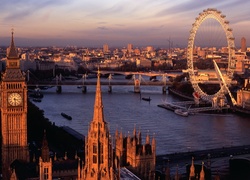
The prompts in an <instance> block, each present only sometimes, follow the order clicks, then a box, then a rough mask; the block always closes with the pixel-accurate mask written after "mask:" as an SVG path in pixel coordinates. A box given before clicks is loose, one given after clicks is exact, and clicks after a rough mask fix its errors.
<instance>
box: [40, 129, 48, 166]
mask: <svg viewBox="0 0 250 180" xmlns="http://www.w3.org/2000/svg"><path fill="white" fill-rule="evenodd" d="M42 160H43V162H49V145H48V141H47V137H46V130H44V134H43V142H42Z"/></svg>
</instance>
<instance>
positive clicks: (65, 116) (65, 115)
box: [61, 113, 72, 120]
mask: <svg viewBox="0 0 250 180" xmlns="http://www.w3.org/2000/svg"><path fill="white" fill-rule="evenodd" d="M61 115H62V117H64V118H66V119H68V120H72V117H71V116H69V115H67V114H65V113H61Z"/></svg>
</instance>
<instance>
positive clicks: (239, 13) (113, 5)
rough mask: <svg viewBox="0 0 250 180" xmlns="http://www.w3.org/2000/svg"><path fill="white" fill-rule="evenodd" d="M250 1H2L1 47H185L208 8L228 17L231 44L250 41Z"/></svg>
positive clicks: (0, 19) (0, 20)
mask: <svg viewBox="0 0 250 180" xmlns="http://www.w3.org/2000/svg"><path fill="white" fill-rule="evenodd" d="M249 7H250V1H243V0H171V1H170V0H38V1H37V0H1V4H0V46H2V45H3V46H4V45H9V43H10V35H11V28H14V32H15V42H16V45H17V46H52V45H56V46H66V45H77V46H87V47H96V46H99V47H101V46H102V45H103V44H104V43H107V44H109V46H110V47H112V46H119V47H123V46H127V44H128V43H132V44H134V45H135V46H147V45H153V46H158V47H162V46H166V47H167V46H168V40H169V39H171V41H173V46H174V47H186V46H187V39H188V37H189V31H190V30H191V27H192V24H193V23H194V21H195V18H196V17H197V16H198V15H199V13H200V12H202V11H203V10H204V9H207V8H216V9H218V10H220V11H221V12H222V14H224V15H226V20H228V21H229V22H230V24H229V26H230V27H231V28H232V29H233V34H234V37H235V44H236V46H239V44H240V39H241V37H245V38H246V39H247V45H249V44H250V43H249V42H250V33H249V29H250V11H249Z"/></svg>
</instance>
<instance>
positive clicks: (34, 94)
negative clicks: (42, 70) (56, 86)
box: [30, 88, 43, 99]
mask: <svg viewBox="0 0 250 180" xmlns="http://www.w3.org/2000/svg"><path fill="white" fill-rule="evenodd" d="M30 97H32V98H39V99H40V98H43V94H42V93H41V92H40V89H39V88H36V89H35V90H34V91H33V92H32V93H31V94H30Z"/></svg>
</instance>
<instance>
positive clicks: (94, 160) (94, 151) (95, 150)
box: [93, 143, 97, 164]
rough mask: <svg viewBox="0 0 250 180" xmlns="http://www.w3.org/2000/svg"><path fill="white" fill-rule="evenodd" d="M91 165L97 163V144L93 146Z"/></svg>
mask: <svg viewBox="0 0 250 180" xmlns="http://www.w3.org/2000/svg"><path fill="white" fill-rule="evenodd" d="M93 163H94V164H96V163H97V144H96V143H94V144H93Z"/></svg>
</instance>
